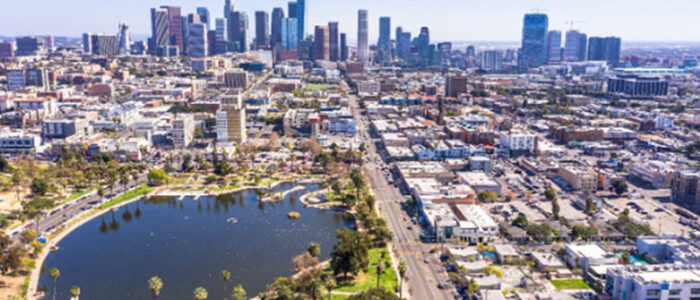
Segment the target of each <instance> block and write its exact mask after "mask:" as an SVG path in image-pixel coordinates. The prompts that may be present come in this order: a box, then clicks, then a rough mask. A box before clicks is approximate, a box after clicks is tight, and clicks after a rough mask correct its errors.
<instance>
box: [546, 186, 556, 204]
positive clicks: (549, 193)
mask: <svg viewBox="0 0 700 300" xmlns="http://www.w3.org/2000/svg"><path fill="white" fill-rule="evenodd" d="M544 197H545V198H546V199H547V201H554V199H556V198H557V191H555V190H553V189H546V190H544Z"/></svg>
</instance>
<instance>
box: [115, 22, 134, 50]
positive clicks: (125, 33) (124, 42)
mask: <svg viewBox="0 0 700 300" xmlns="http://www.w3.org/2000/svg"><path fill="white" fill-rule="evenodd" d="M117 41H118V42H117V49H118V52H119V54H122V55H124V54H129V52H130V51H129V50H130V47H131V36H130V34H129V26H127V25H126V24H119V33H118V34H117Z"/></svg>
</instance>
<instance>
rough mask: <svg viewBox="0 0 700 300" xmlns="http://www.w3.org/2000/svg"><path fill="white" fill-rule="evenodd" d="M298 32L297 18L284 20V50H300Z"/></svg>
mask: <svg viewBox="0 0 700 300" xmlns="http://www.w3.org/2000/svg"><path fill="white" fill-rule="evenodd" d="M298 32H299V26H297V18H285V19H283V20H282V48H283V49H284V50H292V49H297V48H299V37H297V33H298Z"/></svg>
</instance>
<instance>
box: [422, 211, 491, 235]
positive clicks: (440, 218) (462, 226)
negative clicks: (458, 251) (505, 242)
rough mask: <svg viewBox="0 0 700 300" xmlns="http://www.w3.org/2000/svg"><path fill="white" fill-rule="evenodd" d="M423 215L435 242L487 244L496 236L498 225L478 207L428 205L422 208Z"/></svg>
mask: <svg viewBox="0 0 700 300" xmlns="http://www.w3.org/2000/svg"><path fill="white" fill-rule="evenodd" d="M453 208H454V210H453ZM423 213H424V215H425V217H426V219H427V221H428V223H429V224H430V226H431V229H432V230H433V234H434V236H435V238H436V241H446V242H448V241H455V240H462V241H464V242H467V243H469V244H476V243H488V242H490V241H492V240H493V239H494V238H495V237H496V235H498V224H497V223H496V221H494V220H493V218H491V216H490V215H489V214H488V213H487V212H486V211H485V210H484V209H483V208H482V207H481V206H479V205H473V204H456V205H448V204H446V203H441V204H434V203H430V204H426V205H425V206H424V207H423Z"/></svg>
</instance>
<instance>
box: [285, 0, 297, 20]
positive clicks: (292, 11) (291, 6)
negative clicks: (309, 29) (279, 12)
mask: <svg viewBox="0 0 700 300" xmlns="http://www.w3.org/2000/svg"><path fill="white" fill-rule="evenodd" d="M287 15H289V16H288V18H296V17H297V3H296V1H289V3H288V4H287Z"/></svg>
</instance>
